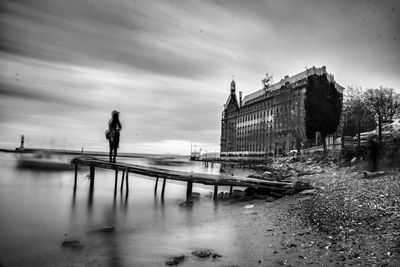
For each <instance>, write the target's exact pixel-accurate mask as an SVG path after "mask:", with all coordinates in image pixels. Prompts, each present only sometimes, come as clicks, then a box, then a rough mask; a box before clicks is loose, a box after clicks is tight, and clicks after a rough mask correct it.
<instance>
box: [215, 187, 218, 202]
mask: <svg viewBox="0 0 400 267" xmlns="http://www.w3.org/2000/svg"><path fill="white" fill-rule="evenodd" d="M217 198H218V185H214V200H217Z"/></svg>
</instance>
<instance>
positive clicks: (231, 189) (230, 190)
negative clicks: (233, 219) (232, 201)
mask: <svg viewBox="0 0 400 267" xmlns="http://www.w3.org/2000/svg"><path fill="white" fill-rule="evenodd" d="M232 191H233V186H231V188H230V189H229V197H232Z"/></svg>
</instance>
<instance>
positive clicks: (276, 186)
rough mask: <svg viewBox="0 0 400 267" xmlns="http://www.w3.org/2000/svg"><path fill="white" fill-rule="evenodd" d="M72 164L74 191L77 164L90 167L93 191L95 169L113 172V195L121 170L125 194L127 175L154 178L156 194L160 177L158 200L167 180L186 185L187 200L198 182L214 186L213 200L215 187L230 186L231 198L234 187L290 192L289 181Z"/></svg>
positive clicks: (90, 160) (94, 162)
mask: <svg viewBox="0 0 400 267" xmlns="http://www.w3.org/2000/svg"><path fill="white" fill-rule="evenodd" d="M72 164H75V182H74V189H75V190H76V185H77V173H78V167H79V165H83V166H89V167H90V174H89V176H90V177H89V178H90V188H91V190H92V191H93V188H94V182H95V168H101V169H109V170H114V171H115V186H114V194H116V191H117V184H118V172H119V171H122V172H123V174H122V181H121V191H122V189H123V186H124V179H125V187H126V193H128V191H129V182H128V180H129V173H135V174H140V175H145V176H150V177H154V178H156V183H155V188H154V191H155V193H157V187H158V181H159V179H160V178H162V179H163V184H162V189H161V197H162V198H163V197H164V192H165V184H166V180H167V179H170V180H176V181H184V182H187V189H186V198H187V199H190V197H191V195H192V188H193V183H200V184H204V185H213V186H214V199H217V195H218V186H230V195H232V188H233V186H236V187H257V188H264V189H266V190H273V191H278V192H279V191H281V192H284V191H288V190H291V189H293V186H294V185H293V184H292V183H288V182H277V181H267V180H260V179H254V178H246V177H240V176H230V175H226V174H219V175H216V174H204V173H193V172H184V171H175V170H167V169H160V168H155V167H150V166H141V165H135V164H128V163H122V162H117V163H111V162H108V161H106V160H102V159H98V158H94V157H78V158H75V159H73V160H72Z"/></svg>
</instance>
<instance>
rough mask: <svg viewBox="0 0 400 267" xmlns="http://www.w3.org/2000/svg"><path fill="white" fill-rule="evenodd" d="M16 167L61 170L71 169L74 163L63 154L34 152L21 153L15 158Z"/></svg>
mask: <svg viewBox="0 0 400 267" xmlns="http://www.w3.org/2000/svg"><path fill="white" fill-rule="evenodd" d="M17 167H18V168H22V169H37V170H51V171H63V170H72V169H74V168H75V165H73V164H71V162H70V161H69V159H68V158H67V157H65V156H63V155H58V154H53V153H34V154H33V155H32V156H25V155H21V156H19V157H18V158H17Z"/></svg>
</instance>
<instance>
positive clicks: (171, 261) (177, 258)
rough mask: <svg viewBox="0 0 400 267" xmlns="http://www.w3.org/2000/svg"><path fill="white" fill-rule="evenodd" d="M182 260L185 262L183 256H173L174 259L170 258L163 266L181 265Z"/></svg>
mask: <svg viewBox="0 0 400 267" xmlns="http://www.w3.org/2000/svg"><path fill="white" fill-rule="evenodd" d="M184 260H185V255H180V256H174V257H172V258H170V259H169V260H167V261H166V262H165V264H166V265H168V266H174V265H178V264H179V263H181V262H182V261H184Z"/></svg>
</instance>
